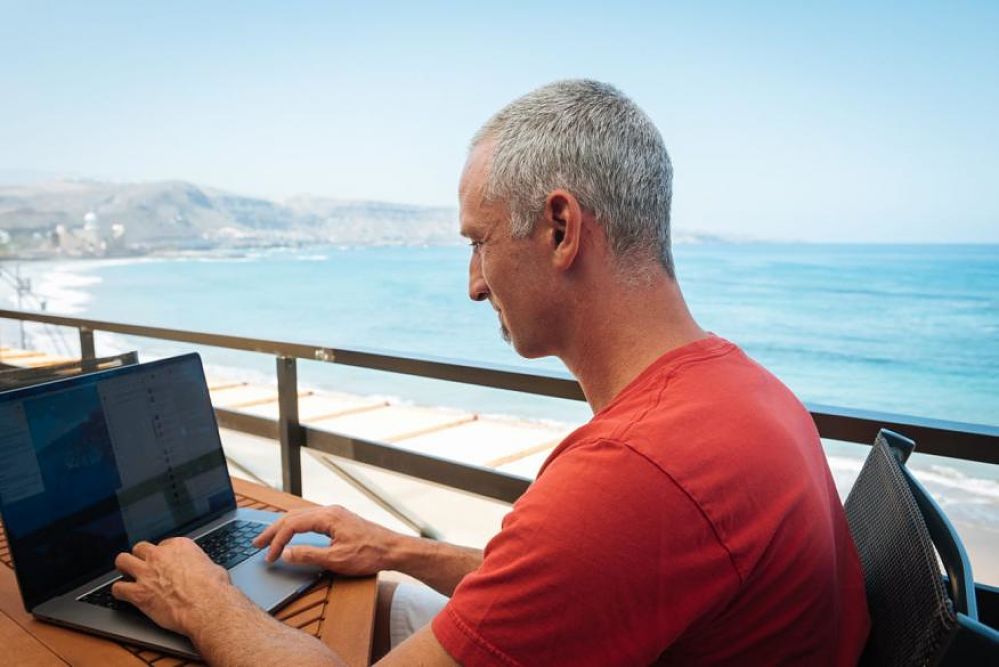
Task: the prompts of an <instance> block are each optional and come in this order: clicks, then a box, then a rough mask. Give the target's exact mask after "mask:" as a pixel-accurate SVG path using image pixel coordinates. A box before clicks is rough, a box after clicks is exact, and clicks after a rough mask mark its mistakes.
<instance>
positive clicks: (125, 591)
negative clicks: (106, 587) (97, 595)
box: [111, 579, 139, 604]
mask: <svg viewBox="0 0 999 667" xmlns="http://www.w3.org/2000/svg"><path fill="white" fill-rule="evenodd" d="M138 592H139V584H137V583H135V582H134V581H122V580H121V579H119V580H118V581H116V582H114V584H112V585H111V595H113V596H114V597H116V598H118V599H119V600H124V601H125V602H131V603H132V604H135V602H136V595H138Z"/></svg>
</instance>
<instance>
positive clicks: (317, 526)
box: [261, 510, 332, 563]
mask: <svg viewBox="0 0 999 667" xmlns="http://www.w3.org/2000/svg"><path fill="white" fill-rule="evenodd" d="M271 528H273V529H274V532H273V533H272V535H271V536H270V544H271V548H270V549H269V550H268V551H267V560H268V562H271V563H273V562H274V561H275V560H277V558H278V556H280V555H281V551H283V550H284V547H285V545H287V544H288V542H290V541H291V538H293V537H294V536H295V535H297V534H298V533H307V532H309V531H310V530H314V531H318V532H321V533H325V534H329V532H330V529H329V525H328V521H327V519H326V517H325V516H324V512H322V511H321V510H316V511H312V512H302V513H301V514H288V515H287V516H285V517H284V518H282V519H279V520H278V521H277V523H275V524H274V525H272V526H271ZM261 535H263V533H261ZM330 537H332V535H331V536H330Z"/></svg>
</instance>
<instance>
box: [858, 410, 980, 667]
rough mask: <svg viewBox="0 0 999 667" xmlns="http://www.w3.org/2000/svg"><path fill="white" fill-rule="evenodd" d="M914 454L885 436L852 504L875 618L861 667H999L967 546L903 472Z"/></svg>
mask: <svg viewBox="0 0 999 667" xmlns="http://www.w3.org/2000/svg"><path fill="white" fill-rule="evenodd" d="M914 448H915V444H914V443H913V442H912V441H911V440H909V439H908V438H905V437H903V436H901V435H898V434H897V433H893V432H891V431H888V430H884V429H882V430H881V432H880V433H878V436H877V438H876V439H875V441H874V447H873V448H872V449H871V453H870V454H869V455H868V457H867V460H866V461H865V462H864V467H863V469H862V470H861V471H860V476H859V477H857V481H856V483H855V484H854V486H853V489H852V490H851V491H850V495H849V496H848V497H847V499H846V518H847V521H848V522H849V524H850V531H851V532H852V533H853V538H854V541H855V542H856V544H857V550H858V551H859V553H860V561H861V564H862V565H863V569H864V583H865V585H866V588H867V604H868V607H869V609H870V614H871V634H870V637H869V638H868V642H867V646H866V648H865V650H864V655H863V657H862V658H861V664H862V665H937V664H963V665H970V664H993V665H996V664H999V633H997V632H996V631H995V630H994V629H992V628H990V627H988V626H986V625H983V624H982V623H980V622H979V621H978V612H977V604H976V600H975V585H974V579H973V578H972V574H971V565H970V563H969V561H968V555H967V552H966V551H965V549H964V545H963V544H962V543H961V539H960V538H959V537H958V535H957V532H956V531H955V530H954V527H953V526H952V525H951V523H950V521H949V520H948V519H947V517H946V515H945V514H944V513H943V510H941V509H940V506H939V505H937V503H936V502H935V501H934V500H933V498H932V497H931V496H930V494H929V493H927V491H926V489H925V488H923V485H922V484H920V483H919V481H918V480H916V478H915V477H913V476H912V473H911V472H909V470H908V469H907V468H906V467H905V462H906V460H908V458H909V454H911V453H912V450H913V449H914ZM937 554H939V560H938V557H937ZM941 562H942V564H943V569H944V570H945V571H946V573H947V577H946V578H944V577H943V576H941V572H940V564H941Z"/></svg>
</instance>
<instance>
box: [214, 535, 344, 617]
mask: <svg viewBox="0 0 999 667" xmlns="http://www.w3.org/2000/svg"><path fill="white" fill-rule="evenodd" d="M290 544H291V545H292V546H294V545H303V546H314V547H327V546H329V544H330V538H329V537H327V536H325V535H320V534H319V533H302V534H300V535H296V536H295V537H294V538H292V540H291V543H290ZM266 553H267V550H266V549H264V550H263V551H261V552H259V553H258V554H256V555H255V556H253V557H252V558H250V559H248V560H245V561H243V562H242V563H240V564H239V565H237V566H236V567H234V568H233V569H231V570H229V577H230V578H231V579H232V583H233V584H235V585H236V587H237V588H239V589H240V590H241V591H243V593H245V594H246V596H247V597H249V598H250V599H251V600H253V602H255V603H256V604H257V605H258V606H260V607H261V608H263V609H266V610H267V611H273V610H274V609H276V608H277V607H280V606H281V605H282V604H284V603H285V602H287V601H288V600H290V599H291V598H292V597H294V596H295V595H296V594H298V593H300V592H302V591H303V590H305V589H306V588H308V587H309V586H311V585H312V583H313V582H314V581H316V579H318V578H319V577H320V576H321V575H322V573H323V570H322V568H320V567H316V566H313V565H291V564H289V563H286V562H284V561H283V560H281V559H280V558H279V559H278V560H277V561H275V562H273V563H268V562H267V561H266V560H264V555H265V554H266Z"/></svg>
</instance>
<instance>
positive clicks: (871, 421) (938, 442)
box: [806, 404, 999, 463]
mask: <svg viewBox="0 0 999 667" xmlns="http://www.w3.org/2000/svg"><path fill="white" fill-rule="evenodd" d="M806 407H808V410H809V412H811V413H812V419H813V420H815V425H816V427H817V428H818V429H819V434H820V435H821V436H822V437H823V438H829V439H831V440H844V441H846V442H856V443H860V444H865V445H870V444H873V442H874V437H875V436H876V435H877V434H878V431H879V430H880V429H882V428H887V429H890V430H892V431H898V432H899V433H901V434H902V435H904V436H906V437H907V438H910V439H912V440H914V441H915V442H916V453H917V454H934V455H936V456H947V457H950V458H956V459H965V460H968V461H977V462H979V463H999V427H995V426H987V425H985V424H968V423H965V422H955V421H947V420H943V419H928V418H925V417H915V416H912V415H899V414H893V413H886V412H875V411H873V410H857V409H850V408H841V407H836V406H831V405H817V404H807V406H806Z"/></svg>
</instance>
